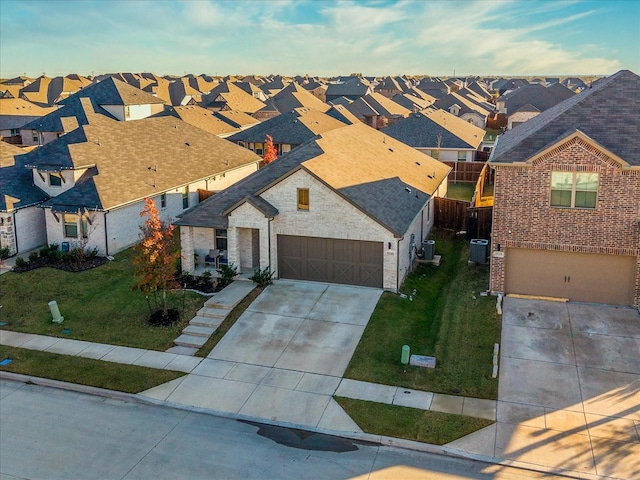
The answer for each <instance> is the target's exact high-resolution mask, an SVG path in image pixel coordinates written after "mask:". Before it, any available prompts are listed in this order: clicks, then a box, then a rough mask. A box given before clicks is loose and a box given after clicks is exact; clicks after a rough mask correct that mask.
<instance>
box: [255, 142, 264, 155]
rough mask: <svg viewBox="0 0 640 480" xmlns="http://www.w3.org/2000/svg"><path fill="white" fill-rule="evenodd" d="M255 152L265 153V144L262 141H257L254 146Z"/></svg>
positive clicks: (258, 153) (257, 153)
mask: <svg viewBox="0 0 640 480" xmlns="http://www.w3.org/2000/svg"><path fill="white" fill-rule="evenodd" d="M254 152H256V155H262V154H264V145H263V144H262V143H256V144H255V147H254Z"/></svg>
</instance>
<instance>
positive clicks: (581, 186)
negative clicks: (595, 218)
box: [551, 172, 598, 208]
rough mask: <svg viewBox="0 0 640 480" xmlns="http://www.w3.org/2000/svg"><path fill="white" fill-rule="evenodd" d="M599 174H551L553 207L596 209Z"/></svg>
mask: <svg viewBox="0 0 640 480" xmlns="http://www.w3.org/2000/svg"><path fill="white" fill-rule="evenodd" d="M597 196H598V174H597V173H587V172H584V173H583V172H551V206H552V207H567V208H596V198H597Z"/></svg>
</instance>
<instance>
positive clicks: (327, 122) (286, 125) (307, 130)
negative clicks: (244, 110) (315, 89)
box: [227, 108, 345, 145]
mask: <svg viewBox="0 0 640 480" xmlns="http://www.w3.org/2000/svg"><path fill="white" fill-rule="evenodd" d="M344 126H345V124H344V123H343V122H341V121H339V120H336V119H335V118H333V117H330V116H329V115H326V114H324V113H322V112H319V111H318V110H314V109H312V108H296V109H295V110H292V111H290V112H287V113H283V114H281V115H278V116H277V117H273V118H270V119H269V120H265V121H263V122H262V123H260V124H258V125H256V126H255V127H251V128H248V129H247V130H244V131H242V132H238V133H236V134H235V135H232V136H230V137H229V138H227V140H229V141H231V142H234V143H238V142H264V141H265V138H266V136H267V135H271V137H272V138H273V142H274V143H278V144H281V143H284V144H289V145H300V144H302V143H304V142H306V141H307V140H309V139H311V138H313V137H315V136H316V135H318V134H320V133H324V132H327V131H329V130H333V129H335V128H341V127H344Z"/></svg>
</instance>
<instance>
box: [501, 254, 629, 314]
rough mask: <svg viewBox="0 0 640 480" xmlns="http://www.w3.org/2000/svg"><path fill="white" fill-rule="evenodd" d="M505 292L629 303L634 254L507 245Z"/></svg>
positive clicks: (598, 301) (581, 300)
mask: <svg viewBox="0 0 640 480" xmlns="http://www.w3.org/2000/svg"><path fill="white" fill-rule="evenodd" d="M505 261H506V265H505V267H506V269H505V292H506V293H521V294H526V295H542V296H549V297H561V298H568V299H569V300H575V301H579V302H595V303H608V304H612V305H632V304H633V289H634V283H635V280H634V279H635V269H636V259H635V257H628V256H622V255H599V254H587V253H567V252H553V251H548V250H529V249H522V248H509V249H507V251H506V253H505Z"/></svg>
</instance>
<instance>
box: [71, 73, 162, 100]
mask: <svg viewBox="0 0 640 480" xmlns="http://www.w3.org/2000/svg"><path fill="white" fill-rule="evenodd" d="M78 98H91V100H92V101H93V103H94V105H123V106H124V105H154V104H163V103H164V102H163V101H162V100H161V99H159V98H157V97H154V96H153V95H151V94H149V93H146V92H143V91H142V90H140V89H139V88H136V87H133V86H131V85H129V84H128V83H125V82H123V81H121V80H118V79H116V78H114V77H107V78H105V79H104V80H102V81H101V82H98V83H94V84H93V85H90V86H88V87H86V88H83V89H82V90H80V91H79V92H77V93H75V94H74V95H72V96H70V97H69V98H66V99H64V100H62V101H61V102H59V103H60V104H61V105H68V104H69V103H70V102H73V101H75V99H78Z"/></svg>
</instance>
